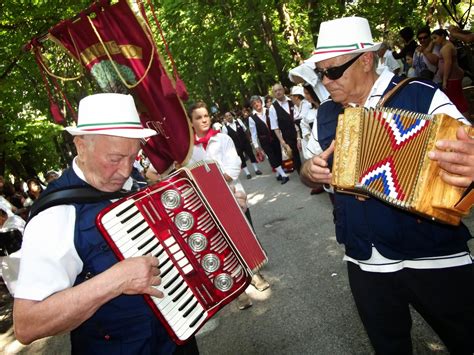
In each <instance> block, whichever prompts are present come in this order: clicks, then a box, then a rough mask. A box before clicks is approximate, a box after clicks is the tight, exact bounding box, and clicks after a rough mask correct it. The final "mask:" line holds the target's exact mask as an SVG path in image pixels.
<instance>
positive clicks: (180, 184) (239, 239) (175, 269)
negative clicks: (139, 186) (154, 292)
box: [96, 162, 267, 344]
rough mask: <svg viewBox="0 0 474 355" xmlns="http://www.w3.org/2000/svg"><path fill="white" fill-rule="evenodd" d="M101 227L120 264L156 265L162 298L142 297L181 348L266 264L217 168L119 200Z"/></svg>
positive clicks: (196, 170)
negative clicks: (148, 258)
mask: <svg viewBox="0 0 474 355" xmlns="http://www.w3.org/2000/svg"><path fill="white" fill-rule="evenodd" d="M96 222H97V225H98V228H99V230H100V231H101V233H102V234H103V235H104V237H105V239H106V240H107V242H108V243H109V245H110V246H111V248H112V249H113V250H114V252H115V254H116V255H117V257H118V258H119V259H120V260H122V259H125V258H129V257H133V256H142V255H150V254H151V255H154V256H156V257H157V258H158V259H159V262H160V265H159V268H160V271H161V278H162V283H161V285H160V286H157V288H158V289H159V290H160V291H162V292H163V293H164V295H165V296H164V298H156V297H151V296H148V295H144V297H145V299H146V301H147V302H148V304H149V305H150V307H151V308H152V309H153V311H154V313H155V314H156V315H157V316H158V317H159V318H160V320H161V321H162V322H163V324H164V325H165V327H166V329H167V331H168V333H169V334H170V336H171V337H172V338H173V340H174V341H175V342H176V343H178V344H182V343H184V342H185V341H186V340H187V339H189V338H190V337H191V336H192V335H193V334H195V333H196V332H197V331H198V330H199V328H200V327H201V326H203V325H204V323H205V322H206V321H207V320H208V319H210V318H211V317H212V316H213V315H214V314H216V312H217V311H219V310H220V309H221V308H222V307H223V306H224V305H226V304H227V303H229V302H231V301H232V300H234V299H235V298H236V297H237V296H238V295H239V294H240V293H241V292H243V291H244V290H245V288H246V287H247V286H248V285H249V283H250V278H251V276H252V273H253V272H255V271H257V270H258V269H259V268H260V267H261V266H262V265H263V264H265V263H266V261H267V257H266V254H265V252H264V250H263V249H262V247H261V245H260V243H259V242H258V240H257V238H256V236H255V234H254V232H253V230H252V227H251V226H250V225H249V223H248V221H247V219H246V218H245V216H244V214H243V213H242V210H241V208H240V206H239V205H238V203H237V201H236V200H235V198H234V196H233V193H232V192H231V191H230V189H229V187H228V185H227V183H226V181H225V179H224V177H223V176H222V174H221V172H220V170H219V168H218V166H217V165H216V163H214V162H212V163H211V162H203V163H202V164H200V165H197V166H195V167H193V168H190V169H187V168H183V169H179V170H178V171H176V172H175V173H173V174H171V175H169V176H168V177H167V178H166V179H165V180H163V181H161V182H159V183H157V184H155V185H153V186H150V187H147V188H145V189H143V190H141V191H139V192H137V193H136V194H133V195H131V196H129V197H127V198H125V199H122V200H119V201H117V202H115V203H113V204H112V205H110V206H108V207H107V208H106V209H104V210H103V211H101V213H99V215H98V216H97V220H96Z"/></svg>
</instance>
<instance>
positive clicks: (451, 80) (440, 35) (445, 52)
mask: <svg viewBox="0 0 474 355" xmlns="http://www.w3.org/2000/svg"><path fill="white" fill-rule="evenodd" d="M447 36H448V32H447V31H446V30H444V29H442V28H440V29H437V30H435V31H433V34H432V38H433V42H434V43H435V44H437V45H439V46H440V47H441V49H440V53H441V57H440V58H439V61H438V74H439V76H440V78H441V80H442V86H443V91H444V92H445V93H446V95H448V97H449V98H450V100H451V101H452V102H453V104H455V105H456V107H457V109H458V110H459V111H460V112H461V113H463V114H464V115H465V116H467V112H468V110H469V104H468V102H467V100H466V98H465V97H464V94H463V92H462V78H463V77H464V70H462V69H461V67H459V65H458V59H457V51H456V47H454V44H453V43H452V42H450V41H448V40H447V39H446V37H447Z"/></svg>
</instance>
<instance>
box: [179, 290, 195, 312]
mask: <svg viewBox="0 0 474 355" xmlns="http://www.w3.org/2000/svg"><path fill="white" fill-rule="evenodd" d="M193 299H194V295H193V294H192V295H190V296H189V297H188V299H187V300H186V302H184V303H183V304H182V305H181V307H179V308H178V311H180V312H181V311H182V310H183V309H185V308H186V307H187V306H188V304H189V302H191V301H192V300H193Z"/></svg>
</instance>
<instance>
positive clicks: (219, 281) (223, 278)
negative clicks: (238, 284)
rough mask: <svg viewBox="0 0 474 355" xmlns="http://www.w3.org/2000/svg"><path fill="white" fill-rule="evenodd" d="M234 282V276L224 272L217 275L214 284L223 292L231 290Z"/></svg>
mask: <svg viewBox="0 0 474 355" xmlns="http://www.w3.org/2000/svg"><path fill="white" fill-rule="evenodd" d="M233 284H234V281H233V280H232V277H230V275H228V274H225V273H222V274H219V275H217V276H216V277H215V279H214V286H215V287H216V288H217V289H218V290H219V291H222V292H226V291H229V290H230V289H231V288H232V286H233Z"/></svg>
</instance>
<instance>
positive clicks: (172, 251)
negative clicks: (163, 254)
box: [168, 243, 181, 254]
mask: <svg viewBox="0 0 474 355" xmlns="http://www.w3.org/2000/svg"><path fill="white" fill-rule="evenodd" d="M168 250H169V251H170V253H171V254H175V253H177V252H178V251H180V250H181V248H180V247H179V245H178V243H176V244H174V245H172V246H171V247H170V248H169V249H168Z"/></svg>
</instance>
